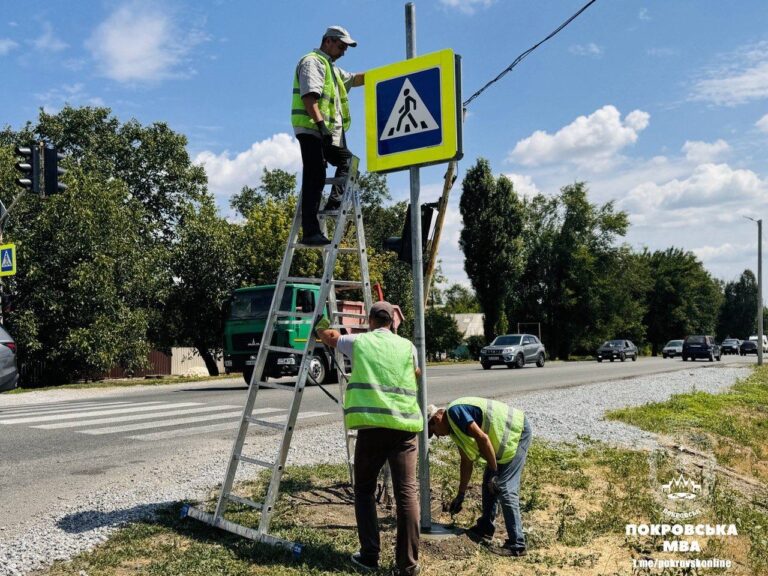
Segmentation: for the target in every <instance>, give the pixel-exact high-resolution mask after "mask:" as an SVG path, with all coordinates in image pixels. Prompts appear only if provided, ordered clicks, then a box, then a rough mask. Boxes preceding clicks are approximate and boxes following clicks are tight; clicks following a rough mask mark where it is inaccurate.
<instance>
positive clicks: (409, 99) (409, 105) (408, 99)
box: [389, 88, 427, 136]
mask: <svg viewBox="0 0 768 576" xmlns="http://www.w3.org/2000/svg"><path fill="white" fill-rule="evenodd" d="M403 95H404V96H405V102H404V103H403V105H402V106H401V107H400V109H399V110H398V111H397V113H398V114H400V118H399V119H398V121H397V128H390V129H389V136H392V135H393V134H394V133H395V132H400V127H401V126H402V124H403V120H405V118H406V116H407V117H408V119H409V120H410V121H411V124H413V127H414V128H418V127H419V124H418V122H416V118H414V117H413V114H411V110H414V111H415V110H416V106H417V104H416V98H414V97H413V96H411V91H410V90H409V89H408V88H406V89H405V90H404V91H403ZM421 128H422V129H426V128H427V123H426V122H424V120H422V121H421ZM410 131H411V126H410V124H406V125H405V133H406V134H408V133H409V132H410Z"/></svg>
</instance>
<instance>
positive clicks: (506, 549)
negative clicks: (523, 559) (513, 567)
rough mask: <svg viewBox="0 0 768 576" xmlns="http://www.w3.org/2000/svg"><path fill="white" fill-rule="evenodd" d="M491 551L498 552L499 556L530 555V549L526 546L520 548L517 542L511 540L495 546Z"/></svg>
mask: <svg viewBox="0 0 768 576" xmlns="http://www.w3.org/2000/svg"><path fill="white" fill-rule="evenodd" d="M490 551H491V552H493V553H494V554H496V555H497V556H512V557H520V556H527V555H528V551H527V550H526V549H525V548H518V547H517V544H515V543H514V542H512V541H511V540H507V541H506V542H504V544H502V545H501V546H494V547H492V548H490Z"/></svg>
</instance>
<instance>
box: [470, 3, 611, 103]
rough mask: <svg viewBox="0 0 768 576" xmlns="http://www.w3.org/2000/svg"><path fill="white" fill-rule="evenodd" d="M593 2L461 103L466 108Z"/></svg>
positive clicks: (585, 6) (585, 7)
mask: <svg viewBox="0 0 768 576" xmlns="http://www.w3.org/2000/svg"><path fill="white" fill-rule="evenodd" d="M595 2H597V0H589V2H587V3H586V4H584V6H582V7H581V9H580V10H579V11H578V12H576V13H575V14H574V15H573V16H571V17H570V18H568V20H566V21H565V22H563V23H562V24H560V26H558V27H557V28H556V29H555V30H554V31H552V32H551V33H550V35H549V36H547V37H546V38H544V40H541V41H540V42H538V43H537V44H534V45H533V46H531V47H530V48H528V50H526V51H525V52H523V53H522V54H520V56H518V57H517V58H515V61H514V62H512V64H510V65H509V66H507V67H506V68H505V69H504V71H502V72H501V74H499V75H498V76H496V78H494V79H493V80H491V81H490V82H488V83H487V84H486V85H485V86H483V87H482V88H480V90H478V91H477V92H475V93H474V94H472V96H470V97H469V98H468V99H467V100H465V101H464V104H463V106H464V108H466V107H467V106H468V105H469V103H470V102H472V100H474V99H475V98H477V97H478V96H480V94H482V93H483V92H484V91H485V89H486V88H488V87H489V86H490V85H491V84H493V83H494V82H498V81H499V80H501V78H502V77H504V75H505V74H506V73H507V72H511V71H512V69H513V68H514V67H515V66H517V65H518V64H520V62H522V61H523V59H524V58H525V57H526V56H528V54H530V53H531V52H533V51H534V50H536V48H538V47H539V46H541V45H542V44H544V42H546V41H547V40H549V39H550V38H553V37H554V36H556V35H557V33H558V32H560V31H561V30H562V29H563V28H565V27H566V26H568V24H570V23H571V22H573V21H574V20H576V18H578V17H579V16H580V15H581V13H582V12H584V11H585V10H586V9H587V8H589V7H590V6H592V4H594V3H595Z"/></svg>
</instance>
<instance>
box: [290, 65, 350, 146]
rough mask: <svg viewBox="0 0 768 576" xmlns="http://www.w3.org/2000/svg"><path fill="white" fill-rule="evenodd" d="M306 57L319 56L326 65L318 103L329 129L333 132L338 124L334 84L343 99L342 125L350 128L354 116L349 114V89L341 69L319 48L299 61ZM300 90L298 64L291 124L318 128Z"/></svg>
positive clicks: (347, 128) (295, 75)
mask: <svg viewBox="0 0 768 576" xmlns="http://www.w3.org/2000/svg"><path fill="white" fill-rule="evenodd" d="M304 58H319V59H320V60H321V61H322V62H323V64H324V65H325V83H324V84H323V93H322V94H320V99H319V100H318V101H317V105H318V107H319V108H320V113H321V114H322V115H323V120H324V121H325V125H326V126H328V130H330V131H331V132H333V129H334V127H335V125H336V90H334V84H335V85H336V87H338V89H339V98H340V99H341V125H342V127H343V128H344V131H347V130H349V126H350V124H351V123H352V118H351V117H350V115H349V99H348V98H347V89H346V87H345V86H344V82H343V81H342V80H341V75H340V74H339V71H338V70H337V69H336V68H335V67H334V66H333V65H331V62H330V60H328V58H326V57H325V56H323V55H322V54H320V53H319V52H318V51H317V50H315V51H313V52H310V53H309V54H307V55H306V56H304V57H303V58H302V59H301V60H300V61H299V64H301V62H303V61H304ZM300 92H301V90H300V88H299V67H298V66H297V67H296V73H295V74H294V75H293V104H292V105H291V124H293V126H294V127H296V128H308V129H310V130H317V126H316V125H315V121H314V120H312V118H310V117H309V114H307V109H306V108H305V107H304V101H303V100H302V99H301V94H300Z"/></svg>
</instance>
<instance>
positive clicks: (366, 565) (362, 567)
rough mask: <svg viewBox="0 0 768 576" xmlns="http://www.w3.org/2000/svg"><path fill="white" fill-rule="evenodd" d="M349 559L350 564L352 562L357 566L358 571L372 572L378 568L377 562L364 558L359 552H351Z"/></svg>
mask: <svg viewBox="0 0 768 576" xmlns="http://www.w3.org/2000/svg"><path fill="white" fill-rule="evenodd" d="M349 559H350V560H351V561H352V564H354V566H355V568H357V569H358V570H359V571H360V572H373V571H374V570H378V569H379V563H378V562H371V561H370V560H365V559H364V558H363V555H362V554H360V552H355V553H354V554H352V556H350V557H349Z"/></svg>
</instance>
